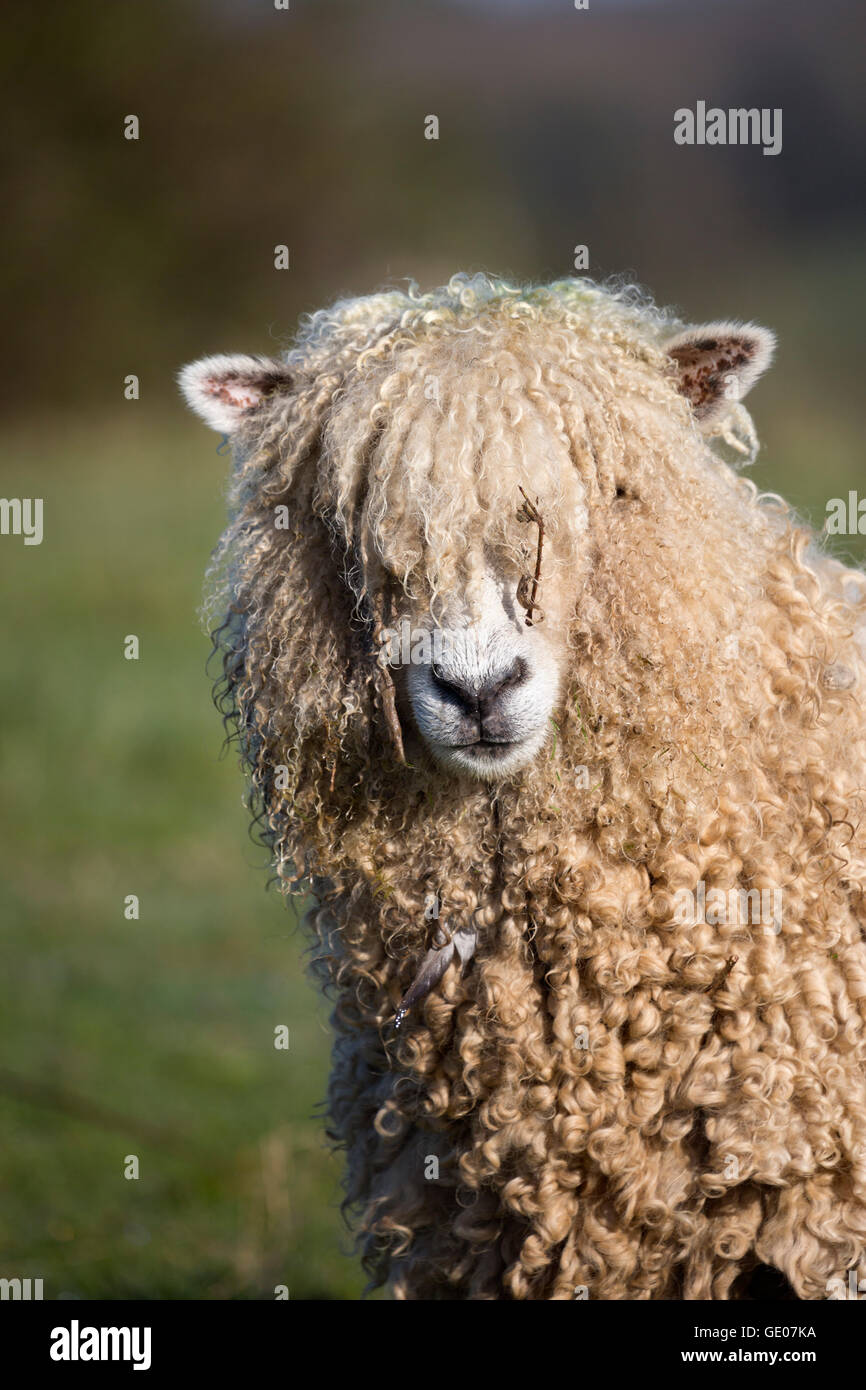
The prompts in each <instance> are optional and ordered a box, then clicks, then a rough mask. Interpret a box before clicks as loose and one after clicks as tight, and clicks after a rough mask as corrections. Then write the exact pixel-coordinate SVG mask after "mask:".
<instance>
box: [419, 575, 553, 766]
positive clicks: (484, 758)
mask: <svg viewBox="0 0 866 1390" xmlns="http://www.w3.org/2000/svg"><path fill="white" fill-rule="evenodd" d="M520 582H521V581H520V579H519V578H518V579H515V576H514V575H513V574H506V573H502V572H497V568H496V567H495V565H493V564H492V563H491V564H488V565H486V566H484V567H482V568H481V569H480V571H479V573H478V577H477V581H476V583H475V585H474V586H472V589H471V591H470V592H467V593H462V594H460V595H455V596H454V597H453V598H452V599H450V600H449V601H448V602H447V603H446V605H445V611H444V613H443V615H442V620H441V622H440V623H438V624H434V623H433V622H432V621H431V620H429V618H428V620H427V621H426V622H424V623H423V624H422V625H421V626H419V627H414V628H413V627H411V626H410V625H409V624H408V623H407V622H406V621H405V620H404V621H403V623H402V624H401V626H400V627H398V628H397V629H392V635H391V645H392V647H394V648H395V652H394V654H395V656H396V657H397V658H398V660H402V659H405V658H408V660H407V661H405V670H406V691H407V696H408V701H409V703H410V705H411V709H412V714H413V716H414V719H415V723H416V725H417V727H418V730H419V732H420V734H421V737H422V738H423V739H424V741H425V743H426V744H427V746H428V747H429V749H430V751H431V752H432V753H433V755H434V757H435V758H436V759H437V761H438V762H439V763H441V764H442V765H443V766H444V767H446V768H449V769H451V770H452V771H454V772H456V773H463V774H469V775H470V776H472V777H479V778H483V779H485V780H497V779H499V778H502V777H507V776H509V775H510V774H512V773H514V772H516V771H518V770H519V769H520V768H522V767H524V766H526V765H527V764H528V763H530V762H531V761H532V760H533V759H534V758H535V757H536V755H537V754H538V753H539V751H540V749H541V748H542V747H543V745H544V743H545V741H546V739H547V737H548V734H549V733H550V730H551V728H552V724H551V718H552V716H553V712H554V708H555V705H556V701H557V698H558V694H559V689H560V682H561V667H562V664H563V663H562V654H563V646H562V644H561V642H560V641H558V640H557V639H558V638H559V637H560V633H561V628H560V622H561V618H562V615H561V614H560V613H558V612H557V611H556V603H555V600H554V596H553V595H550V596H548V595H547V594H543V592H542V590H541V589H540V588H539V594H538V597H539V599H540V598H541V597H542V596H543V597H544V600H545V611H544V621H537V620H536V621H534V622H533V623H532V625H531V626H528V625H527V623H526V618H527V616H528V613H527V610H526V609H525V608H524V607H523V605H522V603H521V602H520V601H519V600H518V597H517V591H518V587H519V585H520ZM524 587H525V586H524ZM533 611H534V616H535V618H536V619H537V618H538V610H537V609H536V610H533ZM558 620H559V621H558Z"/></svg>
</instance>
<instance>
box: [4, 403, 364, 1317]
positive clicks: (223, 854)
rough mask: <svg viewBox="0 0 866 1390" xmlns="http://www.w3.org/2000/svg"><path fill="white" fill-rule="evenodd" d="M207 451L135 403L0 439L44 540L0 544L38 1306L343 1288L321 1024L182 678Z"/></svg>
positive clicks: (190, 668) (214, 738)
mask: <svg viewBox="0 0 866 1390" xmlns="http://www.w3.org/2000/svg"><path fill="white" fill-rule="evenodd" d="M216 442H217V438H216V436H211V435H210V434H208V433H207V432H205V431H202V430H199V429H197V428H196V427H195V425H194V424H193V423H192V422H191V421H190V422H189V423H187V421H186V420H185V419H184V418H183V417H182V415H181V411H180V409H179V408H178V410H177V414H176V417H175V418H168V419H166V420H165V421H163V422H160V423H159V424H157V425H153V424H151V423H148V413H147V411H146V410H141V409H139V410H136V408H135V407H134V406H130V407H129V408H128V411H127V412H126V413H125V414H122V415H121V416H120V418H118V419H116V420H108V421H105V422H104V423H103V425H102V427H101V428H100V430H99V431H98V432H97V433H96V435H94V432H93V431H92V430H91V429H84V428H82V427H81V426H80V425H79V427H78V430H77V432H76V429H75V427H74V426H71V427H68V428H63V427H61V426H59V425H58V426H55V427H54V428H53V429H52V430H49V431H44V430H42V429H40V432H39V435H38V439H37V438H36V437H34V435H32V434H29V433H26V432H24V431H21V432H20V433H17V434H16V435H15V436H14V437H8V436H7V438H6V439H5V448H4V451H3V453H4V458H5V459H6V460H7V462H8V461H9V460H10V459H11V460H14V464H15V472H16V474H17V475H18V476H19V477H21V476H24V477H27V478H29V479H31V480H33V481H34V486H35V479H36V478H38V479H39V487H40V489H41V492H42V494H44V496H45V499H46V501H45V526H46V538H45V540H44V542H43V544H42V545H41V546H39V547H36V546H33V547H26V548H25V547H24V546H23V545H21V543H20V541H16V542H15V547H16V548H15V550H14V551H13V550H12V549H11V548H10V545H9V543H8V540H7V541H5V542H4V546H3V552H2V558H3V562H4V564H3V570H4V592H5V594H6V596H7V602H6V604H5V642H4V645H5V650H6V655H7V659H6V660H4V662H3V665H2V676H0V682H2V691H0V703H2V709H3V712H4V713H3V722H2V731H0V735H2V779H3V789H4V796H3V807H4V826H3V834H2V851H0V853H2V860H3V863H2V880H3V883H4V885H5V889H4V907H3V931H2V944H0V1014H2V1032H3V1055H2V1064H0V1131H2V1135H3V1143H2V1150H0V1190H2V1194H3V1195H2V1197H0V1213H2V1245H3V1249H2V1263H3V1269H2V1271H0V1273H5V1274H7V1275H11V1274H13V1273H14V1274H17V1275H18V1276H20V1277H27V1276H31V1277H34V1278H40V1277H41V1278H43V1279H44V1280H45V1292H46V1297H57V1296H58V1295H59V1294H63V1293H65V1294H68V1295H77V1296H79V1297H124V1298H126V1297H148V1298H155V1297H158V1298H166V1297H175V1298H179V1297H185V1298H190V1297H192V1298H214V1297H248V1298H262V1297H273V1288H274V1286H275V1285H276V1284H286V1285H288V1287H289V1290H290V1294H291V1296H292V1297H304V1296H306V1297H317V1298H321V1297H331V1298H342V1297H350V1296H353V1295H356V1294H358V1293H359V1292H360V1290H361V1288H362V1287H363V1278H362V1276H361V1274H360V1272H359V1269H358V1267H357V1265H356V1263H355V1262H353V1261H352V1260H350V1259H347V1258H346V1256H345V1253H344V1252H345V1251H346V1249H347V1248H348V1241H347V1239H346V1236H345V1234H344V1231H343V1227H342V1222H341V1218H340V1215H339V1212H338V1210H337V1205H338V1202H339V1196H340V1194H339V1189H338V1166H337V1164H336V1163H335V1161H334V1160H333V1159H332V1157H331V1156H330V1154H329V1153H328V1152H327V1151H326V1149H325V1147H324V1143H323V1140H322V1137H321V1123H320V1122H319V1121H318V1120H317V1119H316V1118H315V1117H314V1107H315V1105H316V1102H317V1101H319V1100H320V1099H321V1097H322V1095H323V1092H324V1086H325V1078H326V1074H327V1064H328V1062H327V1059H328V1040H327V1032H326V1019H327V1010H326V1007H325V1005H324V1004H322V1003H320V1002H319V1001H318V1000H317V999H316V997H315V996H314V994H313V992H312V990H311V988H310V987H309V985H308V984H307V982H306V980H305V978H304V973H303V943H302V941H301V939H300V936H299V934H298V931H297V923H296V917H295V915H294V913H293V912H292V911H291V910H290V909H289V907H287V905H286V904H285V903H284V902H283V900H282V899H281V898H280V897H279V895H278V894H276V893H275V892H273V891H266V880H267V874H266V873H265V872H264V870H263V868H262V865H263V863H264V859H263V853H262V851H261V850H260V849H258V848H257V847H256V846H255V845H253V844H252V842H251V840H250V839H249V837H248V835H247V820H248V818H247V815H246V811H245V809H244V807H243V806H242V805H241V797H242V791H243V788H242V781H241V778H240V776H239V773H238V770H237V767H236V764H235V758H234V755H233V753H231V752H230V753H229V754H228V755H227V756H224V757H223V758H222V759H221V758H220V756H219V754H220V749H221V737H222V731H221V726H220V722H219V719H218V716H217V714H216V712H215V711H214V709H213V708H212V706H211V702H210V685H209V681H208V680H207V678H206V676H205V672H204V665H205V661H206V657H207V653H208V649H209V646H208V643H207V641H206V639H205V637H204V636H203V634H202V632H201V630H200V628H199V625H198V622H197V617H196V609H197V605H198V602H199V598H200V592H201V577H202V573H203V570H204V567H205V565H206V562H207V558H208V553H209V550H210V548H211V546H212V544H213V541H214V538H215V536H216V535H217V534H218V532H219V529H220V527H221V524H222V519H223V508H222V501H221V495H220V491H221V479H222V478H223V477H224V475H225V473H226V469H227V461H226V460H225V458H219V457H217V456H216V454H215V452H214V449H215V444H216ZM129 633H135V634H137V635H138V637H139V639H140V643H141V656H140V660H138V661H126V660H124V658H123V641H124V637H125V636H126V635H127V634H129ZM130 893H135V894H137V895H138V896H139V898H140V905H141V906H140V913H141V915H140V920H138V921H127V920H125V918H124V899H125V897H126V896H127V895H128V894H130ZM278 1024H285V1025H287V1026H288V1028H289V1029H290V1048H289V1050H288V1051H287V1052H285V1051H277V1050H275V1048H274V1046H273V1037H274V1027H275V1026H276V1025H278ZM129 1154H135V1155H138V1157H139V1159H140V1174H141V1176H140V1178H139V1179H138V1180H137V1181H136V1180H128V1179H126V1178H125V1177H124V1160H125V1157H126V1155H129Z"/></svg>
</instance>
